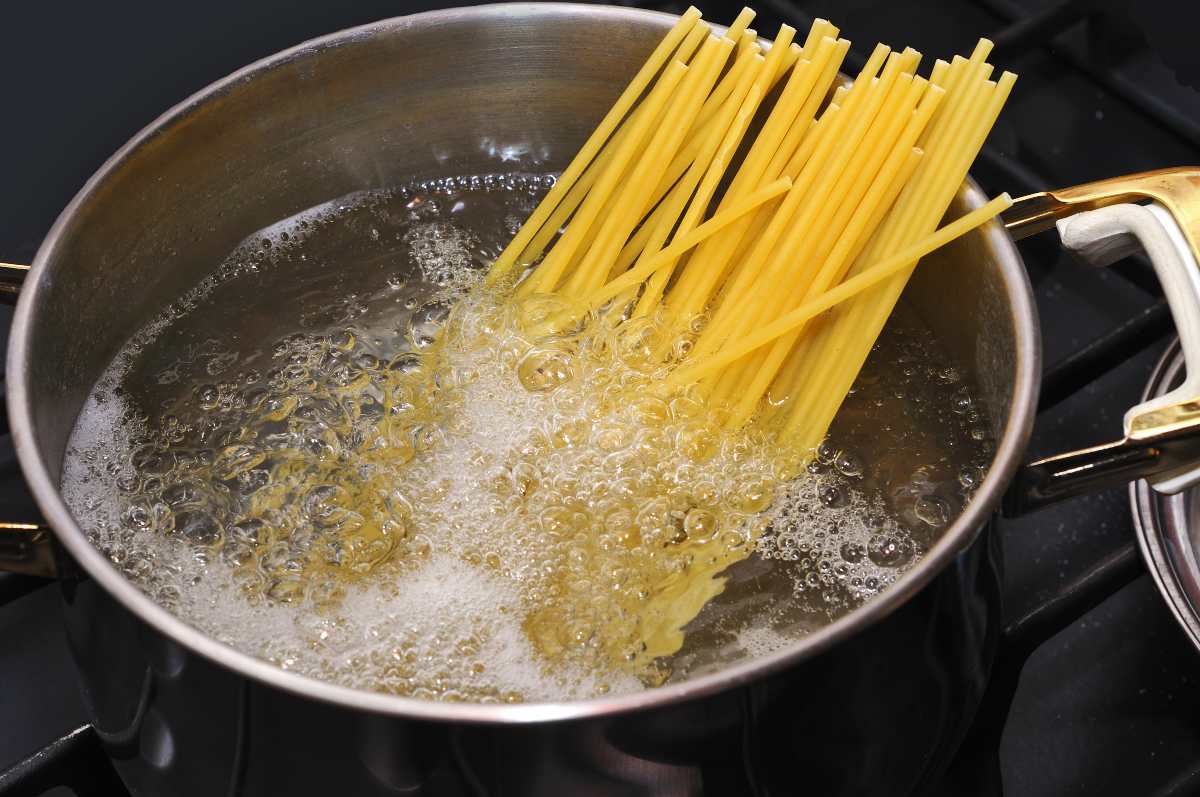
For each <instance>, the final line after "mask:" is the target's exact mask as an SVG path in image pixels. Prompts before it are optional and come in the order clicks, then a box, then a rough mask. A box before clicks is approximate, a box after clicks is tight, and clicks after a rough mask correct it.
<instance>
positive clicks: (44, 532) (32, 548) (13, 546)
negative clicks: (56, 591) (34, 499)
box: [0, 523, 58, 578]
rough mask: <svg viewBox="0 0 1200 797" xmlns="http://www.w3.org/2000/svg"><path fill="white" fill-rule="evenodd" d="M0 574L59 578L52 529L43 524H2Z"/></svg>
mask: <svg viewBox="0 0 1200 797" xmlns="http://www.w3.org/2000/svg"><path fill="white" fill-rule="evenodd" d="M0 572H8V573H20V574H22V575H26V576H41V577H43V578H54V577H55V576H57V575H58V563H57V559H56V558H55V555H54V545H53V535H52V534H51V532H50V527H49V526H46V525H45V524H42V523H0Z"/></svg>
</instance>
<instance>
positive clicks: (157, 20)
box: [0, 0, 1200, 262]
mask: <svg viewBox="0 0 1200 797" xmlns="http://www.w3.org/2000/svg"><path fill="white" fill-rule="evenodd" d="M786 2H787V0H763V1H762V2H756V3H753V5H755V6H756V7H759V8H760V10H761V11H763V12H767V11H769V10H770V9H771V7H772V6H773V5H775V4H777V3H786ZM627 4H630V5H633V4H635V3H632V2H631V3H627ZM447 5H472V3H471V2H469V0H447V1H446V2H438V1H437V0H321V1H318V2H313V1H312V0H206V1H205V2H179V1H178V0H135V1H134V2H128V1H127V2H119V1H118V2H102V1H99V0H97V1H92V0H88V1H87V2H83V1H79V0H77V1H76V2H66V3H62V2H45V1H43V2H23V1H21V0H3V1H2V2H0V86H2V87H3V88H2V90H0V108H2V110H3V119H2V121H0V259H3V260H7V261H10V262H11V261H15V262H28V261H29V260H30V259H31V258H32V257H33V254H34V252H35V251H36V250H37V246H38V244H39V243H40V241H41V238H42V236H43V235H44V234H45V232H46V231H47V230H48V229H49V227H50V225H51V224H52V223H53V221H54V218H55V217H56V216H57V215H58V212H59V211H60V210H61V209H62V208H63V207H64V206H65V205H66V204H67V202H68V201H70V198H71V197H72V196H73V195H74V193H75V192H76V191H77V190H78V189H79V187H80V186H82V185H83V183H84V181H85V180H86V179H87V178H88V176H90V175H91V173H92V172H93V171H95V170H96V168H97V167H98V166H99V165H100V164H101V163H103V161H104V159H105V158H107V157H108V156H109V155H110V154H111V153H112V152H114V151H115V150H116V149H117V148H118V147H119V146H120V145H121V144H122V143H124V142H125V141H126V140H127V139H129V138H130V137H131V136H132V135H133V134H134V133H135V132H137V130H138V129H140V128H141V127H142V126H144V125H146V124H148V123H149V122H151V121H152V120H153V119H155V118H156V117H157V116H158V115H159V114H160V113H162V112H163V111H165V110H166V109H167V108H169V107H171V106H172V105H174V104H175V103H177V102H179V101H180V100H182V99H184V98H185V97H187V96H188V95H189V94H191V93H192V92H194V91H196V90H198V89H200V88H203V87H204V86H205V85H207V84H208V83H211V82H212V81H214V80H216V79H218V78H220V77H222V76H224V75H226V74H228V73H230V72H232V71H234V70H235V69H238V68H239V67H241V66H244V65H246V64H248V63H250V62H252V61H254V60H256V59H258V58H262V57H263V56H266V55H270V54H271V53H273V52H276V51H278V50H281V49H284V48H286V47H289V46H291V45H293V44H298V43H300V42H302V41H304V40H306V39H309V38H312V37H314V36H319V35H322V34H325V33H331V32H333V31H336V30H340V29H342V28H347V27H352V26H354V25H360V24H363V23H367V22H371V21H374V20H378V19H383V18H385V17H391V16H397V15H401V14H410V13H414V12H418V11H425V10H428V9H432V8H437V7H444V6H447ZM655 5H656V6H659V7H661V6H662V5H671V4H655ZM677 5H678V6H679V7H680V8H682V7H684V6H686V3H678V4H677ZM698 5H699V6H701V7H704V8H706V9H707V10H709V16H712V17H713V18H714V19H718V20H719V21H727V20H720V18H719V13H720V12H719V10H720V9H723V8H724V7H725V6H727V5H730V4H729V3H726V2H714V3H704V2H699V3H698ZM798 5H803V6H805V7H806V8H807V9H808V10H809V11H813V12H816V13H824V14H826V15H827V16H829V17H830V18H831V19H833V20H835V21H836V22H838V23H839V24H841V25H843V28H844V35H846V36H847V37H848V38H850V39H851V40H852V41H856V43H857V39H859V38H862V35H863V31H862V30H859V31H858V33H857V35H856V29H855V25H854V24H853V18H852V14H851V13H850V12H853V15H857V14H869V15H871V16H872V17H877V16H878V15H896V16H897V17H901V16H907V17H909V19H908V20H902V19H897V21H896V26H897V29H898V33H897V35H899V29H902V28H904V27H907V26H908V25H911V24H912V17H913V14H910V13H909V12H907V11H906V8H908V7H914V8H915V7H921V10H920V11H919V12H916V13H917V14H918V15H919V14H923V13H928V12H929V6H930V4H929V3H925V2H921V3H905V2H903V0H888V1H887V2H884V0H868V1H867V2H862V0H854V1H853V2H836V1H835V2H816V3H812V2H807V3H799V4H798ZM940 5H941V4H934V6H935V7H937V6H940ZM1048 5H1052V4H1048ZM1076 5H1084V6H1093V7H1102V8H1103V9H1104V10H1105V11H1106V12H1108V13H1110V14H1111V15H1113V16H1115V17H1116V18H1118V19H1122V20H1123V25H1124V26H1125V27H1126V28H1127V29H1128V32H1129V35H1130V36H1134V37H1142V38H1144V39H1145V40H1146V41H1147V42H1148V43H1149V44H1150V45H1151V46H1152V47H1153V48H1154V49H1155V50H1157V51H1158V52H1160V53H1161V54H1162V56H1163V60H1164V61H1165V62H1166V63H1167V64H1168V65H1169V66H1173V67H1174V69H1175V72H1176V74H1177V75H1178V77H1179V80H1180V82H1181V83H1184V84H1188V83H1190V84H1191V85H1200V47H1197V45H1196V42H1197V38H1198V37H1200V24H1195V23H1200V11H1198V10H1197V8H1198V7H1200V3H1197V2H1195V0H1139V2H1136V3H1133V2H1132V1H1131V0H1091V1H1090V2H1087V3H1082V4H1076ZM947 8H948V9H949V4H947ZM934 13H939V12H934ZM946 13H951V11H949V10H947V11H946ZM872 27H875V26H872ZM990 33H992V31H990V30H977V31H974V32H973V35H988V34H990ZM914 44H919V42H914ZM938 55H944V53H938ZM1197 121H1198V122H1200V120H1197Z"/></svg>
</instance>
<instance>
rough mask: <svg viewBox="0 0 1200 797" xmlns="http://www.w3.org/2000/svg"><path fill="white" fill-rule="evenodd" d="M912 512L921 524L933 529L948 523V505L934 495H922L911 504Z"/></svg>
mask: <svg viewBox="0 0 1200 797" xmlns="http://www.w3.org/2000/svg"><path fill="white" fill-rule="evenodd" d="M913 512H914V513H915V514H916V516H917V517H918V518H920V519H921V520H922V521H923V522H925V523H927V524H928V525H930V526H933V527H935V528H938V527H941V526H944V525H946V524H947V523H949V522H950V518H951V515H952V512H951V509H950V504H949V503H947V502H946V501H945V499H942V498H939V497H938V496H936V495H922V496H920V497H919V498H917V500H916V502H915V503H914V504H913Z"/></svg>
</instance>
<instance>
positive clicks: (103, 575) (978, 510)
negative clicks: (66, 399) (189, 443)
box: [7, 3, 1041, 723]
mask: <svg viewBox="0 0 1200 797" xmlns="http://www.w3.org/2000/svg"><path fill="white" fill-rule="evenodd" d="M583 15H587V16H589V17H594V16H603V17H606V18H609V19H610V20H611V21H614V22H625V23H627V24H631V25H632V24H647V23H651V24H656V25H660V26H663V27H664V29H665V27H666V26H667V25H669V24H670V23H671V22H673V20H674V19H675V17H674V16H672V15H669V14H665V13H662V12H655V11H644V10H639V9H630V8H623V7H616V6H593V5H582V4H573V3H503V4H494V5H484V6H475V7H468V8H452V9H442V10H437V11H429V12H425V13H420V14H413V15H409V16H403V17H394V18H391V19H386V20H382V21H379V22H373V23H369V24H366V25H362V26H358V27H354V28H349V29H346V30H343V31H340V32H337V33H332V34H329V35H326V36H321V37H319V38H315V39H311V40H309V41H306V42H303V43H301V44H298V45H296V46H294V47H291V48H289V49H286V50H283V51H282V52H279V53H276V54H274V55H271V56H268V57H266V58H263V59H260V60H258V61H256V62H254V63H252V64H250V65H248V66H246V67H243V68H242V69H240V70H238V71H237V72H234V73H233V74H231V75H229V76H228V77H225V78H223V79H222V80H219V81H217V82H215V83H213V84H211V85H209V86H207V87H205V88H203V89H201V90H200V91H198V92H196V93H195V94H193V95H192V96H190V97H188V98H187V99H185V100H183V101H182V102H180V103H179V104H177V105H175V106H174V107H173V108H171V109H170V110H168V111H166V112H165V113H164V114H162V115H161V116H159V117H158V118H157V119H155V120H154V121H153V122H151V123H150V124H149V125H147V126H146V127H145V128H143V129H142V130H141V131H140V132H138V133H137V134H136V135H135V136H134V137H133V138H132V139H130V140H129V141H128V142H127V143H126V144H125V145H123V146H122V147H121V148H120V149H119V150H117V152H116V153H115V154H114V155H112V157H110V158H109V159H108V160H107V161H106V162H105V163H104V165H103V166H101V167H100V169H99V170H98V171H97V172H96V173H95V174H94V175H93V176H92V177H91V178H90V179H89V180H88V181H87V183H86V184H85V185H84V186H83V188H82V189H80V191H79V193H78V194H76V196H75V197H74V198H73V199H72V200H71V202H70V204H68V205H67V207H66V208H65V209H64V210H63V211H62V213H61V214H60V215H59V217H58V219H57V220H56V221H55V223H54V225H53V227H52V228H51V229H50V232H49V233H48V234H47V236H46V238H45V240H44V241H43V242H42V245H41V247H40V248H39V250H38V252H37V255H36V256H35V258H34V260H33V264H32V267H31V269H30V272H29V276H28V279H27V280H26V282H25V287H24V289H23V290H22V295H21V297H20V300H19V302H18V304H17V310H16V314H15V316H14V319H13V325H12V331H11V333H10V343H9V348H8V363H7V369H8V370H7V373H8V379H9V384H8V412H9V419H10V423H11V427H12V430H13V439H14V444H15V447H16V453H17V457H18V460H19V462H20V464H21V467H22V469H23V472H24V475H25V478H26V480H27V482H28V483H29V487H30V489H31V491H32V492H33V495H34V498H35V500H36V501H37V504H38V506H39V508H40V509H41V511H42V512H43V514H44V516H45V519H46V521H47V522H48V523H49V524H50V526H51V527H52V528H53V529H54V532H55V535H56V536H57V538H58V540H59V541H60V542H61V543H62V545H63V546H64V547H65V548H66V549H67V551H68V552H69V553H70V554H71V556H72V557H74V559H75V560H76V562H78V564H79V565H80V566H81V567H82V568H83V570H84V571H86V573H87V574H88V575H89V576H91V577H92V578H94V579H95V580H96V581H97V582H99V584H100V586H102V587H103V588H104V589H105V591H106V592H108V593H109V594H110V595H111V596H113V597H114V598H116V600H118V601H119V602H120V603H121V604H122V605H123V606H124V607H125V608H126V609H128V610H129V611H131V612H133V613H134V614H135V615H137V616H138V617H140V618H141V619H142V620H143V621H145V622H146V623H148V624H149V625H150V626H152V627H153V628H154V629H156V630H157V631H159V632H160V633H162V634H165V635H166V636H168V637H170V638H171V639H173V640H174V641H176V642H178V643H179V644H182V645H183V646H185V647H186V648H188V649H189V650H191V651H193V652H195V653H197V654H199V655H201V656H203V657H204V658H206V659H209V660H210V661H212V662H215V663H217V664H219V665H221V666H223V667H226V668H228V669H230V670H233V671H234V672H237V673H239V674H241V675H243V676H245V677H248V678H252V679H254V680H257V681H260V682H262V683H264V684H267V685H270V686H273V687H276V688H279V689H282V690H285V691H288V692H292V693H295V694H298V695H302V696H305V697H309V698H315V699H318V700H322V701H325V702H329V703H334V704H337V705H340V706H344V707H346V708H349V709H355V710H364V711H368V712H373V713H380V714H388V715H397V716H404V717H409V718H416V719H424V720H438V721H447V722H467V723H536V722H549V721H555V720H570V719H580V718H589V717H600V716H606V715H611V714H615V713H621V712H630V711H638V710H642V709H650V708H654V707H661V706H666V705H670V704H675V703H680V702H683V701H686V700H688V699H691V698H698V697H701V696H704V695H709V694H712V693H714V692H718V691H722V690H725V689H729V688H732V687H736V686H740V685H742V684H745V683H747V682H749V681H752V680H756V679H758V678H761V677H763V676H765V675H768V674H770V673H773V672H776V671H778V670H781V669H783V668H786V667H789V666H791V665H794V664H796V663H798V662H800V661H802V660H804V659H807V658H809V657H811V656H813V655H815V654H817V653H819V652H821V651H823V650H825V649H826V648H828V647H830V646H831V645H833V644H835V643H837V642H839V641H840V640H842V639H845V638H846V637H848V636H850V635H851V634H853V633H856V632H857V631H859V630H861V629H863V628H865V627H867V626H869V625H871V624H873V623H875V622H877V621H879V620H881V619H882V618H884V617H886V616H887V615H889V614H891V613H892V612H893V611H894V610H896V609H897V608H898V607H899V606H901V605H902V604H903V603H904V602H906V601H907V600H908V599H909V598H910V597H912V596H913V595H914V594H915V593H916V592H918V591H919V590H920V589H921V588H922V587H924V586H925V585H926V584H927V583H928V582H929V581H930V580H931V579H932V578H933V577H934V576H935V575H937V574H938V573H940V572H941V571H942V569H943V568H945V567H946V566H947V565H948V564H949V563H950V561H951V560H952V559H953V558H955V557H956V556H957V555H958V554H959V553H960V552H961V551H962V550H964V549H965V548H966V547H967V546H968V545H969V544H970V543H971V542H972V541H973V540H974V538H975V536H976V535H977V534H978V533H979V530H980V529H981V528H982V527H983V526H984V524H985V523H986V521H987V519H988V518H989V516H990V515H991V513H992V511H993V509H994V508H995V506H996V505H997V503H998V501H999V499H1000V497H1001V495H1002V493H1003V491H1004V489H1005V487H1006V486H1007V484H1008V482H1009V480H1010V478H1011V477H1012V475H1013V473H1014V472H1015V470H1016V467H1017V465H1018V462H1019V460H1020V458H1021V456H1022V454H1023V452H1024V450H1025V446H1026V443H1027V442H1028V439H1029V435H1030V432H1031V431H1032V426H1033V419H1034V415H1035V413H1036V404H1037V402H1036V397H1037V394H1038V388H1039V382H1040V374H1041V367H1040V365H1041V339H1040V336H1039V331H1038V323H1037V316H1036V309H1035V306H1034V302H1033V295H1032V289H1031V287H1030V284H1029V279H1028V276H1027V274H1026V272H1025V268H1024V265H1023V262H1022V260H1021V257H1020V255H1019V253H1018V252H1017V249H1016V246H1015V245H1014V243H1013V241H1012V238H1011V237H1010V236H1009V235H1008V234H1007V233H1006V232H1005V231H1004V229H1003V227H1002V226H1001V225H1000V224H999V223H997V222H995V221H993V222H991V223H989V224H988V225H986V226H985V227H983V228H981V229H980V230H979V231H978V233H977V234H981V235H985V236H987V239H988V243H989V245H990V246H991V247H992V248H993V249H994V250H995V251H996V254H997V262H998V264H999V266H1000V272H1001V278H1002V281H1003V284H1004V290H1005V293H1006V295H1007V297H1008V300H1009V305H1010V307H1009V311H1010V312H1011V314H1012V316H1013V322H1014V327H1015V338H1016V350H1015V367H1016V378H1015V380H1014V383H1013V387H1012V400H1011V406H1010V409H1009V412H1008V417H1007V418H1006V419H1005V423H1004V431H1003V434H1002V435H1001V437H1000V439H999V441H998V443H997V445H996V450H995V455H994V459H993V464H992V467H991V468H990V469H989V471H988V473H987V476H986V477H985V478H984V481H983V483H982V484H981V485H980V487H979V489H978V490H977V491H976V493H975V495H974V497H973V498H972V500H971V501H970V503H969V504H968V505H967V507H966V508H965V509H964V511H963V512H962V514H960V515H959V517H958V518H957V519H956V520H955V521H954V523H952V524H951V526H950V527H949V528H948V529H947V530H946V532H945V533H944V534H943V535H942V537H941V538H940V539H939V540H938V541H937V543H935V544H934V545H933V547H932V548H931V549H930V550H929V551H928V552H927V553H926V554H925V556H924V557H923V558H922V559H921V560H920V562H918V563H917V564H916V565H915V566H914V567H913V568H912V569H910V570H909V571H908V572H907V573H905V574H904V575H902V576H901V577H900V578H899V579H897V580H896V582H895V583H893V584H892V585H891V586H890V587H889V588H888V589H886V590H885V591H884V592H883V593H882V594H880V595H878V596H876V597H875V598H873V599H872V600H870V601H869V602H867V603H866V604H864V605H863V606H861V607H859V608H858V609H856V610H854V611H853V612H850V613H849V614H847V615H845V616H844V617H841V618H839V619H838V620H836V621H834V622H832V623H830V624H829V625H826V626H824V627H822V628H820V629H818V630H817V631H814V632H813V633H811V634H809V635H808V636H805V637H803V638H801V639H799V640H797V641H796V642H794V643H792V644H790V645H788V646H786V647H785V648H782V649H780V650H778V651H775V652H774V653H772V654H769V655H766V656H762V657H757V658H752V659H748V660H746V661H743V662H740V663H738V664H735V665H733V666H730V667H728V668H725V669H722V670H719V671H717V672H714V673H710V674H708V675H703V676H699V677H696V678H694V679H689V680H687V681H684V682H681V683H678V684H671V685H668V686H664V687H659V688H657V689H649V690H646V691H641V692H634V693H630V694H621V695H612V696H604V697H599V698H592V699H588V700H580V701H561V702H554V701H552V702H531V703H524V704H516V705H504V704H502V705H485V704H475V703H439V702H434V701H426V700H420V699H417V698H411V697H401V696H396V695H387V694H383V693H378V692H369V691H365V690H359V689H353V688H350V687H346V686H339V685H336V684H332V683H328V682H325V681H320V680H317V679H315V678H310V677H308V676H305V675H300V674H298V673H295V672H289V671H287V670H283V669H280V668H278V667H276V666H275V665H272V664H270V663H268V662H266V661H264V660H262V659H258V658H256V657H254V656H251V655H249V654H247V653H242V652H240V651H238V650H235V649H234V648H231V647H228V646H226V645H224V644H222V643H220V642H218V641H217V640H215V639H213V638H211V637H209V636H207V635H205V634H204V633H202V632H201V631H199V630H197V629H195V628H193V627H192V626H190V625H188V624H187V623H186V622H184V621H183V620H182V619H180V618H178V617H176V616H174V615H172V614H171V613H170V612H168V611H167V610H166V609H164V608H162V607H160V606H159V605H158V604H156V603H155V602H154V601H153V600H151V598H150V597H149V596H147V595H145V594H144V593H143V592H141V591H140V590H139V589H138V588H137V587H136V586H134V584H133V583H132V582H130V581H128V580H126V579H125V578H124V577H123V576H122V575H121V574H120V573H119V572H118V570H117V569H116V568H115V567H114V566H113V565H112V564H111V563H110V562H109V561H108V559H107V558H105V557H104V555H103V554H102V553H101V552H100V551H99V550H97V549H96V548H94V547H93V546H92V545H91V543H89V542H88V540H87V538H86V537H85V535H84V533H83V531H82V530H81V528H80V527H79V525H78V524H77V523H76V522H75V519H74V518H73V517H72V515H71V513H70V511H69V510H68V508H67V506H66V504H65V502H64V501H63V499H62V496H61V494H60V492H59V488H58V482H57V480H56V479H54V478H53V477H52V475H51V473H50V470H49V469H48V468H47V466H46V463H45V461H44V460H43V458H42V456H41V452H40V451H39V449H38V446H37V443H36V441H35V434H34V427H33V412H32V405H31V396H30V393H29V390H28V385H27V384H26V378H25V377H26V374H27V372H28V366H29V356H30V355H29V352H30V326H31V323H32V321H33V308H34V307H35V306H36V305H37V298H38V295H39V294H40V293H41V292H42V291H43V290H44V289H45V285H46V283H47V282H49V281H50V280H51V279H52V278H53V271H52V263H53V261H54V259H55V256H56V252H57V250H58V248H59V244H60V241H61V239H62V238H63V237H64V235H65V232H66V230H67V229H68V228H69V227H70V225H71V223H72V220H73V218H74V217H75V215H76V212H77V211H78V210H79V208H80V207H81V206H83V204H84V203H85V202H87V201H89V200H90V198H91V197H92V196H93V195H94V194H96V193H97V191H98V189H100V188H101V187H102V185H103V184H104V182H105V180H106V178H107V177H108V175H109V174H111V173H113V172H114V171H116V170H117V169H119V168H120V166H121V165H122V164H123V163H124V162H125V161H126V160H127V159H129V158H131V157H133V156H134V155H135V154H136V152H137V151H138V150H139V148H140V147H141V146H142V145H143V144H145V143H146V142H147V141H148V140H149V139H151V138H152V137H154V136H156V135H158V134H160V133H161V132H162V131H163V130H164V129H167V128H169V127H171V126H172V125H174V124H176V123H178V122H180V121H182V120H183V119H184V118H185V117H187V116H188V115H190V114H192V113H193V112H195V111H197V110H198V109H200V108H202V107H203V106H204V105H205V104H206V103H207V102H209V101H211V100H213V99H214V98H216V97H219V96H221V95H222V94H224V93H225V92H227V91H230V90H232V89H233V88H234V87H236V86H237V85H238V84H240V83H242V82H244V81H247V80H250V79H251V78H253V77H255V76H257V75H261V74H264V73H266V72H269V71H271V70H272V69H275V68H277V67H279V66H281V65H283V64H286V63H288V62H290V61H293V60H295V59H299V58H302V57H304V56H305V55H306V54H308V53H310V52H313V51H316V50H321V49H325V48H333V47H342V46H346V45H348V44H351V43H353V42H355V41H357V40H360V39H365V38H368V37H370V36H372V35H374V34H375V33H377V32H380V31H396V30H402V29H407V28H420V27H425V26H440V25H446V24H453V23H454V22H456V21H458V20H462V19H468V18H480V17H489V16H491V17H500V18H503V17H510V16H521V17H529V18H533V19H538V18H545V17H551V16H567V17H578V16H583ZM963 190H964V191H965V196H966V198H967V200H968V203H969V204H970V205H972V206H978V205H981V204H983V202H984V195H983V192H982V191H981V190H980V189H979V187H978V186H977V185H975V183H974V182H973V181H972V180H970V179H969V178H968V181H967V183H966V184H965V185H964V189H963Z"/></svg>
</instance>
